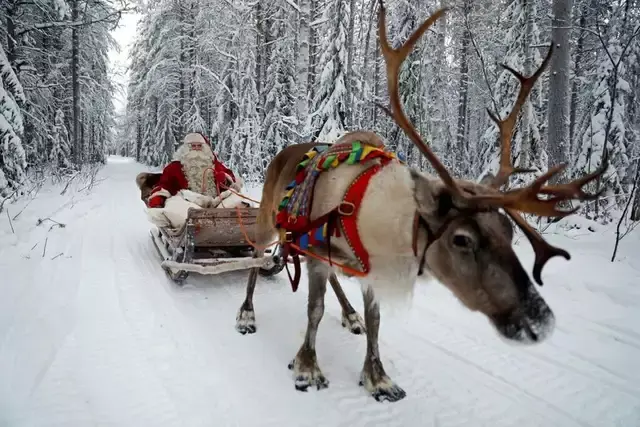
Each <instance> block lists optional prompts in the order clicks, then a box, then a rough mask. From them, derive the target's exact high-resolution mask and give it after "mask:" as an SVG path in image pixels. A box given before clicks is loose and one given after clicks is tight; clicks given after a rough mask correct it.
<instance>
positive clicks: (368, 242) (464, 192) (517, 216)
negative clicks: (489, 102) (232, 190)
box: [237, 2, 606, 401]
mask: <svg viewBox="0 0 640 427" xmlns="http://www.w3.org/2000/svg"><path fill="white" fill-rule="evenodd" d="M445 11H446V8H445V9H440V10H438V11H437V12H435V13H434V14H433V15H431V16H430V17H429V18H428V19H427V20H426V21H424V22H423V23H422V24H421V25H420V26H419V27H418V29H417V30H416V31H415V32H414V33H413V34H412V35H411V36H410V37H409V39H408V40H407V41H406V42H405V44H404V45H402V46H401V47H399V48H398V49H393V48H391V46H390V45H389V42H388V40H387V34H386V23H385V6H384V4H382V2H380V7H379V11H378V36H379V39H380V46H381V50H382V54H383V57H384V60H385V63H386V69H387V84H388V94H389V98H390V108H387V107H383V108H384V109H385V111H386V112H387V114H389V115H390V116H391V117H392V118H393V120H394V121H395V122H396V123H397V125H398V126H399V127H400V128H401V129H402V130H403V131H404V132H405V133H406V135H407V136H408V137H409V139H410V140H411V141H412V142H413V143H414V144H415V145H416V147H418V148H419V150H420V151H421V153H422V154H423V155H424V156H425V157H426V158H427V159H428V161H429V162H430V163H431V165H432V166H433V168H434V169H435V171H436V173H437V176H432V175H428V174H425V173H422V172H419V171H417V170H414V169H412V168H410V167H408V166H406V165H404V164H402V163H401V162H399V161H392V162H390V163H387V164H386V165H385V166H383V167H381V168H380V169H379V171H378V172H377V173H375V175H373V177H372V178H371V181H370V184H369V186H368V187H367V189H366V191H365V192H364V196H363V199H362V202H361V205H360V206H359V210H358V211H357V227H358V232H359V235H360V239H361V241H362V244H363V246H364V247H365V249H366V251H367V252H368V254H369V259H370V271H369V273H368V274H367V275H365V276H364V277H358V280H359V282H360V284H361V288H362V294H363V300H364V320H365V328H366V339H367V349H366V355H365V360H364V365H363V368H362V371H361V375H360V385H362V386H364V387H365V389H366V390H367V391H368V392H369V393H370V394H371V395H372V396H373V397H374V398H375V399H376V400H378V401H382V400H388V401H398V400H400V399H402V398H404V397H405V395H406V393H405V391H404V390H403V389H402V388H401V387H400V386H398V385H397V384H396V383H395V382H394V381H392V380H391V378H389V376H388V375H387V373H386V372H385V369H384V367H383V365H382V362H381V358H380V351H379V348H378V331H379V326H380V309H379V305H380V302H381V301H391V302H394V301H402V300H406V299H408V298H410V297H411V296H412V291H413V287H414V284H415V282H416V277H417V275H418V273H419V272H420V269H421V268H422V267H424V268H425V271H426V272H427V273H428V274H430V276H431V277H433V278H435V279H436V280H437V281H439V282H440V283H442V284H443V285H444V286H446V287H447V288H448V289H449V290H450V291H451V292H452V293H453V295H454V296H455V297H457V299H458V300H459V301H460V302H461V303H462V304H463V305H464V306H466V307H467V308H468V309H469V310H471V311H479V312H480V313H482V314H484V315H485V316H486V318H487V319H488V320H489V322H490V324H492V325H493V327H494V328H495V330H496V331H497V333H498V334H499V336H502V337H504V338H506V339H507V340H511V341H514V342H520V343H525V344H534V343H540V342H542V341H544V340H545V339H546V338H548V337H549V336H550V335H551V333H552V331H553V329H554V327H555V317H554V314H553V312H552V310H551V309H550V308H549V306H548V305H547V303H546V302H545V301H544V299H543V298H542V296H541V295H540V294H539V293H538V291H537V290H536V288H535V287H534V284H533V283H532V281H531V280H530V278H529V275H528V274H527V272H526V271H525V270H524V268H523V267H522V265H521V263H520V261H519V259H518V257H517V255H516V253H515V252H514V250H513V247H512V238H513V234H514V229H513V225H512V222H511V221H510V220H509V218H511V220H513V223H515V225H517V226H518V227H519V228H520V229H521V230H522V232H523V233H524V235H525V236H526V237H527V238H528V240H529V241H530V242H531V244H532V247H533V249H534V252H535V263H534V268H533V278H534V279H535V280H536V282H537V283H538V284H539V285H540V286H541V285H542V279H541V273H542V269H543V267H544V265H545V264H546V262H547V261H548V260H549V259H550V258H552V257H554V256H562V257H564V258H566V259H567V260H568V259H570V255H569V253H568V252H566V251H565V250H562V249H560V248H556V247H554V246H551V245H550V244H549V243H547V242H546V241H545V240H544V239H543V238H542V236H541V235H539V234H538V233H537V232H536V231H535V230H534V229H533V228H532V227H531V226H530V225H529V224H528V223H527V222H526V220H525V219H524V218H523V217H522V215H521V214H535V215H539V216H546V217H564V216H567V215H571V214H572V213H574V212H575V211H576V209H577V208H576V209H572V210H569V211H566V210H560V209H558V207H557V206H556V205H557V204H558V203H559V202H565V201H569V200H572V199H577V200H593V199H595V198H597V197H599V195H600V194H595V195H590V194H587V193H585V192H584V191H583V190H582V187H583V186H584V185H585V184H587V183H589V182H591V181H593V180H594V179H596V178H598V177H599V176H601V175H602V174H603V173H604V171H605V170H606V159H605V160H604V161H603V164H602V166H601V167H600V168H599V169H598V170H597V171H595V172H594V173H592V174H589V175H586V176H584V177H581V178H579V179H577V180H574V181H571V182H569V183H566V184H558V185H547V184H546V183H547V182H548V181H549V179H551V178H552V177H553V176H555V175H556V174H558V173H559V172H561V171H562V170H563V169H564V168H565V165H560V166H556V167H553V168H551V169H550V170H549V171H548V172H546V173H545V174H543V175H542V176H540V177H539V178H537V179H535V180H534V181H533V182H532V183H531V184H530V185H527V186H524V187H522V188H516V189H511V190H501V189H500V188H501V187H502V186H503V185H505V184H507V183H508V180H509V177H510V176H511V175H514V174H516V173H523V172H527V171H526V170H524V169H519V168H515V167H513V165H512V164H511V159H510V152H511V139H512V135H513V132H514V129H515V126H516V123H517V117H518V114H519V112H520V109H521V108H522V106H523V104H524V103H525V100H526V98H527V97H528V95H529V92H530V91H531V89H532V87H533V86H534V84H535V82H536V80H537V79H538V78H539V77H540V75H541V74H542V72H543V71H544V69H545V67H546V66H547V64H548V63H549V60H550V58H551V55H552V52H553V44H551V47H550V49H549V52H548V54H547V55H546V57H545V59H544V61H543V62H542V64H541V65H540V67H539V68H538V69H537V70H536V71H535V73H534V74H533V75H531V76H530V77H525V76H523V75H522V74H520V73H519V72H517V71H515V70H513V69H512V68H510V67H508V66H506V65H505V66H504V67H505V68H506V69H507V70H508V71H510V72H511V73H512V74H513V75H514V76H515V77H516V78H517V79H518V80H519V83H520V88H519V92H518V95H517V99H516V102H515V104H514V106H513V109H512V111H511V112H510V114H509V115H508V116H507V118H506V119H504V120H500V119H499V118H498V117H497V116H496V115H494V114H493V113H491V112H490V111H489V116H490V117H491V119H492V120H493V121H494V122H495V123H496V125H497V126H498V128H499V131H500V143H501V151H500V167H499V171H498V172H497V174H496V175H495V177H494V178H493V179H490V180H485V181H484V182H483V183H476V182H472V181H469V180H464V179H455V178H453V177H452V176H451V175H450V173H449V172H448V171H447V169H446V168H445V167H444V165H443V164H442V163H441V162H440V160H438V158H437V157H436V156H435V155H434V153H433V152H432V151H431V149H430V148H429V147H428V146H427V145H426V144H425V143H424V141H423V140H422V138H421V137H420V135H419V134H418V132H417V130H416V129H415V127H414V126H413V125H412V124H411V123H410V121H409V119H408V118H407V117H406V115H405V113H404V111H403V108H402V105H401V102H400V97H399V93H398V74H399V71H400V67H401V65H402V63H403V61H404V60H405V59H406V57H407V56H408V55H409V53H410V52H411V50H412V49H413V47H414V46H415V44H416V43H417V41H418V40H419V38H420V37H421V36H422V35H423V34H424V33H425V31H426V30H427V29H428V28H429V27H430V26H431V25H432V24H433V23H434V22H435V21H436V20H437V19H438V18H440V17H441V16H442V15H443V13H445ZM374 135H375V134H374ZM313 146H314V143H305V144H299V145H293V146H289V147H286V148H285V149H283V150H282V151H280V152H279V153H278V154H277V155H276V156H275V157H274V159H273V160H272V162H271V164H270V165H269V167H268V169H267V175H266V180H265V184H264V190H263V194H262V202H261V206H260V212H259V220H258V226H257V229H258V231H257V236H258V237H257V238H258V243H260V244H264V243H266V242H268V241H270V239H272V238H273V236H274V235H275V234H276V231H277V230H276V229H274V219H273V217H272V212H273V211H274V210H275V208H276V207H277V205H278V203H279V202H280V200H281V199H282V197H283V195H284V193H285V186H286V185H287V184H288V183H289V182H290V181H291V180H292V179H293V177H294V175H295V166H296V164H297V163H298V161H299V160H300V158H301V156H302V155H303V154H304V153H305V152H306V151H307V150H309V149H310V148H311V147H313ZM376 164H378V165H379V163H378V160H377V159H376V160H373V161H371V162H370V163H365V164H356V165H344V164H343V165H340V166H338V167H337V168H335V169H332V170H330V171H327V172H324V173H323V174H321V176H320V177H319V178H318V181H317V183H316V186H315V190H314V191H315V192H314V198H313V204H312V211H311V212H312V214H311V217H312V218H314V217H315V218H317V217H321V216H322V215H324V214H325V213H326V212H328V211H330V210H332V209H334V208H335V207H336V206H338V205H340V203H341V201H342V195H343V194H344V193H345V191H346V189H347V188H348V187H349V185H350V183H352V181H353V180H354V179H355V178H356V177H357V176H359V174H360V173H362V172H363V171H364V170H366V169H367V168H373V167H375V165H376ZM540 195H545V196H548V197H547V198H540ZM500 209H502V210H503V211H500ZM416 217H417V218H418V221H417V224H418V226H417V227H414V224H415V222H414V218H416ZM416 247H419V248H421V250H420V251H416V250H415V248H416ZM311 251H312V253H313V254H315V255H318V256H323V257H326V256H327V254H328V253H329V252H330V254H331V256H332V259H334V260H335V261H336V262H341V263H343V264H344V265H347V266H352V267H355V266H357V265H358V263H357V260H356V256H355V255H354V253H353V252H352V251H351V249H350V246H349V244H348V242H346V241H345V239H344V237H335V238H332V240H331V241H330V243H329V244H328V245H325V246H323V245H319V246H317V247H313V248H312V249H311ZM256 256H259V255H258V254H257V255H256ZM307 266H308V268H307V269H308V282H309V296H308V302H307V313H308V323H307V329H306V334H305V337H304V341H303V342H302V345H301V346H300V349H299V350H298V352H297V354H296V356H295V358H294V359H293V360H292V361H291V362H290V364H289V369H291V370H293V372H294V378H295V386H296V388H297V389H299V390H302V391H306V390H307V389H308V388H309V387H317V388H318V389H322V388H326V387H328V385H329V382H328V380H327V379H326V377H325V376H324V374H323V373H322V371H321V369H320V367H319V365H318V361H317V357H316V349H315V346H316V333H317V330H318V325H319V323H320V321H321V319H322V317H323V313H324V296H325V292H326V282H327V278H331V280H332V285H333V287H334V289H335V288H336V284H335V283H333V282H334V281H335V282H336V283H337V280H336V278H335V277H336V276H335V273H334V268H333V267H332V266H331V265H328V264H327V263H325V262H322V261H320V260H318V259H315V257H307ZM256 275H257V272H256V271H252V272H251V275H250V277H249V280H248V282H247V297H246V299H245V301H244V303H243V304H242V306H241V307H240V310H239V312H238V317H237V321H238V322H239V323H243V322H244V323H243V325H244V326H246V325H247V324H248V323H252V322H255V315H254V309H253V301H252V298H253V291H254V288H255V282H256ZM337 286H340V285H339V284H338V285H337Z"/></svg>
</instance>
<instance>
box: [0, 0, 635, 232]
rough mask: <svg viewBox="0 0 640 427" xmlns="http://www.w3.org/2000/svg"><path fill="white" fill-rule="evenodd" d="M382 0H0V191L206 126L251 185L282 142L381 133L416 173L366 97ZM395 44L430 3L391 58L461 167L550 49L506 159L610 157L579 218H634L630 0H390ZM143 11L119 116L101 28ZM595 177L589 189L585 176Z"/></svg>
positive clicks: (490, 153) (437, 141) (150, 160)
mask: <svg viewBox="0 0 640 427" xmlns="http://www.w3.org/2000/svg"><path fill="white" fill-rule="evenodd" d="M378 1H379V0H250V1H249V0H146V1H140V2H124V0H122V1H116V0H54V1H52V0H2V4H3V6H2V9H1V10H0V20H1V21H2V31H1V32H0V37H1V39H0V40H1V43H0V83H1V84H0V141H1V143H0V196H5V197H6V196H7V195H9V194H12V193H15V192H16V191H19V189H20V188H21V186H23V185H24V184H25V182H27V181H28V180H29V179H31V178H30V177H31V176H33V175H34V174H45V175H46V174H47V173H55V174H60V173H64V172H65V171H68V173H72V171H74V170H77V169H78V168H82V167H83V166H85V165H87V164H101V163H104V161H105V158H106V155H107V154H120V155H124V156H130V157H133V158H135V159H136V160H137V161H139V162H141V163H144V164H147V165H149V166H153V167H160V166H162V165H163V164H165V163H167V162H168V161H169V160H170V159H171V157H172V155H173V152H174V150H175V148H176V147H177V145H178V144H179V142H180V140H181V139H182V136H183V135H184V134H185V133H186V132H193V131H201V132H203V133H205V134H206V135H208V136H209V137H210V139H211V141H212V142H213V144H214V149H215V151H216V152H217V153H218V155H219V156H220V157H221V159H222V160H223V161H224V162H225V163H226V164H227V165H229V166H230V167H231V168H233V169H234V170H235V171H237V173H238V174H240V175H242V176H243V177H244V178H245V180H247V181H254V182H257V181H260V180H261V179H262V178H263V174H264V170H265V168H266V166H267V165H268V162H269V160H270V159H271V158H272V157H273V156H274V155H275V154H276V153H277V152H278V151H279V150H280V149H282V148H283V147H285V146H287V145H290V144H296V143H300V142H306V141H311V140H317V141H326V142H332V141H334V140H335V139H336V138H337V137H339V136H340V135H341V134H342V133H344V132H346V131H349V130H355V129H369V130H373V131H376V132H378V133H379V134H381V135H382V136H384V137H385V139H386V140H387V142H388V144H389V146H390V148H392V149H394V150H396V151H397V152H399V153H401V154H402V155H403V156H404V157H405V158H406V161H407V162H408V163H409V164H410V165H412V166H414V167H416V168H419V169H422V170H426V171H429V170H430V167H429V165H428V164H426V162H425V160H424V158H423V157H422V156H421V155H420V154H419V152H418V150H417V149H415V148H414V147H413V145H412V144H411V143H409V141H408V139H407V138H406V137H405V135H404V134H403V133H402V131H401V130H400V129H399V127H398V126H397V125H396V124H395V123H394V122H393V121H392V120H391V119H390V118H389V117H388V116H387V115H386V114H385V112H384V111H383V110H382V109H380V108H379V107H377V106H376V102H379V103H381V104H387V102H388V99H387V95H386V71H385V66H384V62H383V59H382V55H381V53H380V48H379V41H378V38H377V19H376V18H377V9H378ZM385 5H386V7H387V9H388V18H387V25H388V29H387V30H388V34H389V37H390V40H391V41H392V43H393V44H394V45H396V46H397V45H398V44H400V43H402V42H404V41H405V40H406V39H407V37H408V36H409V34H410V33H411V32H412V31H413V30H414V29H415V28H416V27H417V25H419V24H420V23H421V22H422V21H423V20H424V19H426V18H427V17H428V16H429V14H431V13H432V12H434V11H435V10H436V9H437V8H439V7H443V6H447V7H449V8H450V10H449V11H448V12H447V14H446V15H445V16H444V17H443V18H441V19H440V20H438V21H437V23H436V25H435V26H434V27H433V28H432V29H431V30H429V31H428V32H427V33H426V34H425V35H424V36H423V38H422V39H421V41H420V42H419V43H418V45H417V46H416V49H415V51H414V52H413V53H412V54H411V55H410V57H409V59H408V60H407V61H406V62H405V64H404V65H403V69H402V72H401V75H400V91H401V96H402V100H403V103H404V108H405V111H406V112H407V114H408V116H409V117H410V118H411V120H412V121H413V123H414V124H415V126H416V128H417V129H418V131H419V133H420V134H421V135H422V136H423V139H424V140H425V141H426V142H427V143H428V144H430V145H431V147H433V149H434V151H435V152H436V154H437V155H438V156H439V157H440V158H441V159H442V160H443V161H444V163H445V164H446V165H447V166H448V167H449V168H450V169H451V170H452V171H453V173H455V174H456V175H457V176H460V177H465V178H469V179H481V178H482V177H483V176H485V175H486V174H488V173H494V172H495V171H496V170H497V159H498V130H497V127H496V125H495V124H494V123H493V122H492V121H491V120H490V118H489V115H488V114H487V109H489V110H491V111H497V112H498V115H499V116H500V117H502V118H504V117H505V115H506V114H507V113H508V111H509V110H510V108H511V106H512V104H513V101H514V98H515V95H516V93H517V89H518V84H517V80H516V79H515V78H514V77H513V75H512V74H510V73H509V72H508V71H507V70H506V69H505V68H503V67H502V66H501V64H506V65H508V66H510V67H513V68H515V69H516V70H519V71H521V72H523V73H524V74H525V75H528V74H531V73H532V72H533V71H534V70H535V69H536V68H537V67H538V66H539V65H540V63H541V61H542V59H543V58H544V56H545V54H546V52H547V51H548V49H549V45H550V43H551V41H552V40H553V42H554V45H555V52H554V55H553V57H552V60H551V63H550V66H549V68H548V69H547V71H546V72H545V73H544V74H543V76H542V77H541V78H540V79H539V81H538V84H537V85H536V86H535V88H534V89H533V91H532V93H531V96H530V97H529V100H528V102H527V103H526V105H525V107H524V108H523V114H522V115H521V118H520V121H519V124H518V128H517V132H516V134H515V136H514V142H513V152H512V156H513V159H514V163H515V165H518V166H521V167H525V168H532V169H535V170H536V171H537V173H532V174H529V175H525V176H524V178H522V177H519V178H518V179H525V180H527V181H528V180H530V179H533V178H535V176H537V175H539V174H540V173H542V172H544V171H546V170H547V169H548V168H549V166H553V165H556V164H559V163H563V162H566V163H568V165H569V167H568V168H567V172H566V173H565V178H569V177H571V176H576V175H582V174H585V173H588V172H591V171H593V170H595V169H596V168H597V167H598V166H599V165H600V161H601V159H602V157H603V155H604V153H605V151H606V152H607V154H608V158H609V161H610V162H609V163H610V164H609V169H608V171H607V173H606V174H605V179H603V180H601V181H599V182H598V183H597V184H596V185H597V186H598V187H600V188H604V189H605V193H604V196H603V197H602V198H601V199H600V201H598V202H590V203H589V205H588V206H587V210H585V211H584V212H585V213H587V214H588V215H589V216H590V217H591V218H593V219H596V220H599V221H602V222H607V221H610V220H611V213H612V212H613V211H615V210H622V209H623V208H625V207H627V208H629V210H630V212H631V216H632V217H635V218H636V219H640V197H639V196H638V193H639V192H638V191H636V187H637V186H638V184H639V182H638V181H639V174H640V168H638V164H639V158H640V114H639V111H640V108H639V107H640V99H638V98H637V97H636V96H635V95H636V94H640V1H622V0H615V1H610V0H573V1H572V0H500V1H487V0H473V1H472V0H450V1H446V2H445V1H420V2H417V1H407V0H386V1H385ZM134 8H135V10H137V12H138V13H140V14H141V19H140V20H139V22H138V24H137V28H136V37H135V40H134V41H132V42H133V45H132V49H131V52H130V64H129V70H128V72H129V75H128V78H129V81H128V84H127V87H126V88H125V89H126V93H127V99H126V100H127V103H126V111H125V114H123V115H122V116H117V115H116V113H115V111H114V107H113V96H114V93H115V91H116V89H117V88H115V87H114V82H113V81H112V79H111V77H110V75H109V63H108V58H107V52H108V51H109V49H112V48H114V46H113V45H114V40H113V38H112V36H111V34H110V31H112V30H113V29H114V28H115V26H116V25H117V24H118V19H119V18H120V16H121V15H122V14H123V13H127V12H128V11H130V10H133V9H134ZM590 190H592V191H593V190H594V189H590Z"/></svg>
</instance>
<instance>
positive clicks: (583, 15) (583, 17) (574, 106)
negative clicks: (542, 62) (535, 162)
mask: <svg viewBox="0 0 640 427" xmlns="http://www.w3.org/2000/svg"><path fill="white" fill-rule="evenodd" d="M587 10H588V8H587V7H586V5H583V6H582V9H581V11H580V23H579V25H578V28H579V31H580V34H579V36H578V42H577V45H576V53H575V69H574V72H573V79H572V80H573V83H572V84H571V105H570V108H569V109H570V112H569V146H568V147H567V149H568V151H569V152H570V153H571V152H573V147H572V143H573V140H574V138H575V135H576V131H575V129H576V113H577V112H578V88H579V84H580V83H579V77H581V76H582V67H583V64H582V60H583V57H584V40H585V37H586V36H587V32H586V31H585V30H583V28H586V24H587Z"/></svg>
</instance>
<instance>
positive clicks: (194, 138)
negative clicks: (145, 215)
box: [147, 133, 242, 208]
mask: <svg viewBox="0 0 640 427" xmlns="http://www.w3.org/2000/svg"><path fill="white" fill-rule="evenodd" d="M241 187H242V183H241V180H240V179H239V178H236V176H235V175H234V174H233V172H232V171H231V169H229V168H227V167H226V166H225V165H224V164H222V162H221V161H219V160H218V157H217V156H216V155H215V154H214V153H213V150H212V148H211V144H210V143H209V140H208V139H207V138H206V137H205V136H204V135H202V134H201V133H189V134H187V135H186V136H185V137H184V140H183V144H182V145H181V146H180V148H178V150H177V151H176V152H175V155H174V158H173V161H172V162H171V163H169V164H168V165H167V166H166V167H165V168H164V170H163V171H162V175H161V177H160V179H159V180H158V182H157V183H156V185H155V186H154V187H153V189H152V190H151V195H150V196H149V198H148V202H147V204H148V206H149V207H150V208H162V207H164V205H165V201H166V199H167V198H170V197H171V196H174V195H176V194H177V193H178V192H180V191H181V190H190V191H192V192H194V193H199V194H202V195H204V196H210V197H213V198H215V197H217V196H219V195H220V193H221V192H223V191H224V190H227V189H233V190H235V191H240V190H241Z"/></svg>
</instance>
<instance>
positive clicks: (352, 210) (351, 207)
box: [338, 201, 356, 216]
mask: <svg viewBox="0 0 640 427" xmlns="http://www.w3.org/2000/svg"><path fill="white" fill-rule="evenodd" d="M345 206H346V207H347V210H346V211H345ZM355 211H356V205H355V204H353V203H351V202H344V201H343V202H341V203H340V206H338V213H339V214H340V215H344V216H351V215H353V214H354V213H355Z"/></svg>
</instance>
